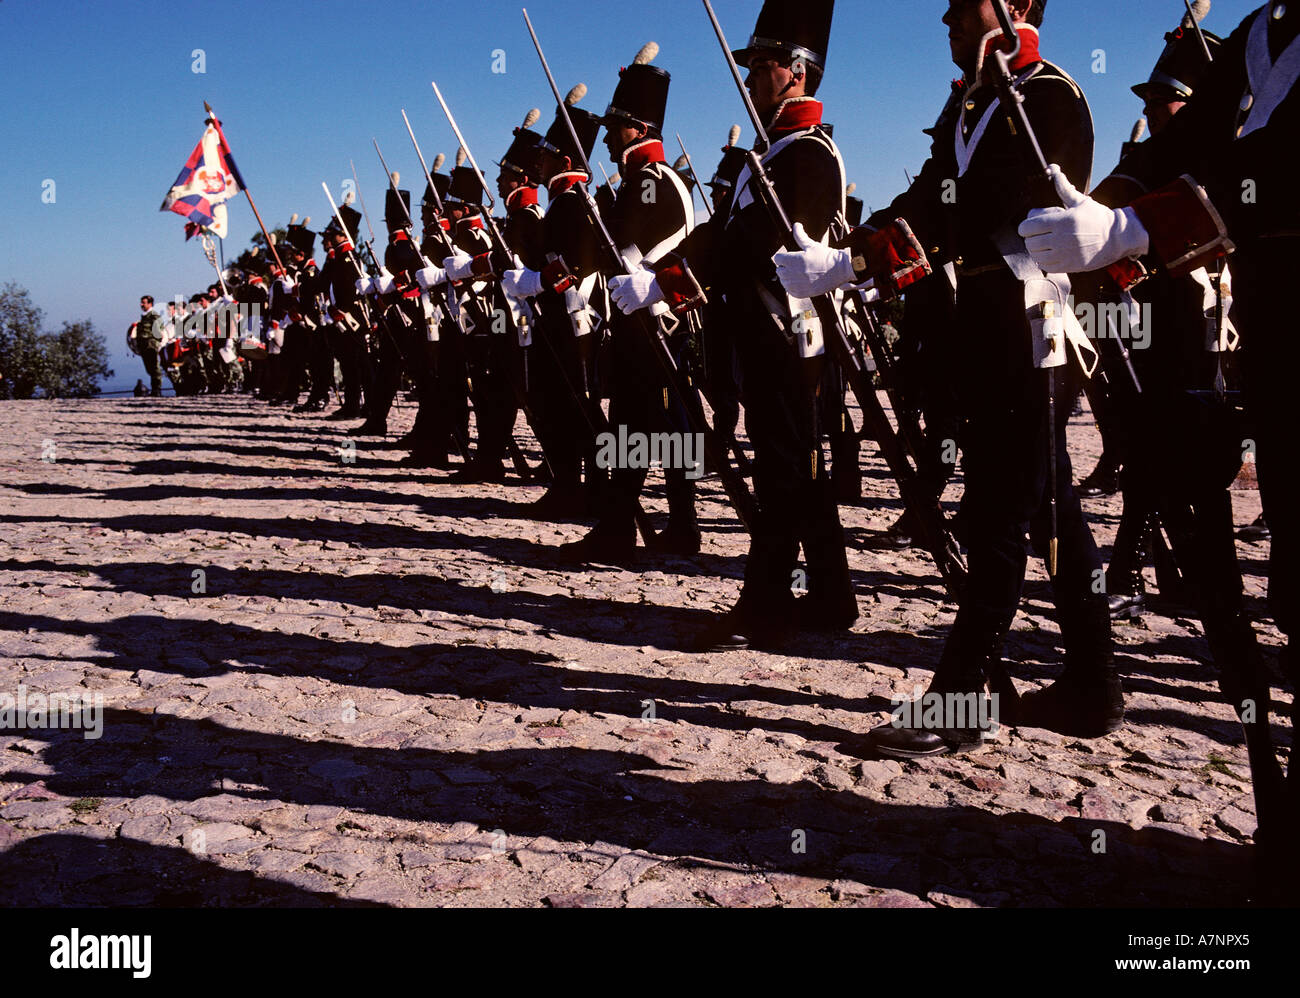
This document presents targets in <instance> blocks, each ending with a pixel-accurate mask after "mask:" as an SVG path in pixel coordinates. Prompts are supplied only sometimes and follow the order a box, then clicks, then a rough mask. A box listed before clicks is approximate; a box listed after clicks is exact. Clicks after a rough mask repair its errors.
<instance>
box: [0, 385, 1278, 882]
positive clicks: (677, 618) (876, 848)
mask: <svg viewBox="0 0 1300 998" xmlns="http://www.w3.org/2000/svg"><path fill="white" fill-rule="evenodd" d="M412 416H413V410H412V409H411V408H410V407H404V408H403V409H402V410H401V411H400V412H399V414H398V417H397V418H396V419H395V420H394V425H395V426H396V428H397V429H398V430H401V429H405V428H406V426H408V425H409V422H410V419H411V417H412ZM344 425H346V424H344ZM522 426H523V424H522V420H521V422H520V427H521V428H522ZM0 431H2V432H0V497H2V498H3V504H2V506H0V521H2V522H3V533H2V534H0V536H2V537H3V551H2V552H0V559H2V560H0V595H2V596H3V604H2V605H0V698H2V697H3V696H5V695H8V696H10V697H13V698H14V699H15V703H17V701H18V698H19V697H20V696H22V697H26V698H27V709H28V712H29V713H28V714H27V715H26V721H28V722H31V723H30V724H28V726H26V727H23V728H16V727H10V728H8V729H5V730H0V903H4V904H9V905H15V904H16V905H34V904H51V905H54V904H63V905H86V904H91V905H99V904H113V905H159V904H182V905H241V906H256V905H283V904H289V905H321V904H325V905H338V904H344V905H354V904H365V905H373V904H379V905H400V906H414V905H448V906H469V905H531V906H536V905H550V906H557V907H568V906H607V905H673V904H679V905H725V906H771V905H793V906H827V907H831V906H833V907H841V906H884V907H924V906H932V905H940V906H957V907H966V906H996V905H1102V904H1106V905H1111V904H1118V905H1134V906H1145V905H1163V904H1171V905H1183V904H1202V903H1212V904H1234V903H1239V902H1240V901H1241V900H1242V897H1243V891H1244V890H1245V885H1246V883H1247V882H1248V880H1249V877H1248V873H1249V868H1250V862H1251V849H1250V843H1251V835H1252V832H1253V830H1254V827H1255V818H1254V803H1253V800H1252V797H1251V793H1250V785H1249V776H1248V773H1249V770H1248V767H1247V764H1246V754H1245V750H1244V745H1243V741H1242V737H1241V731H1240V727H1239V725H1238V724H1237V723H1236V721H1235V718H1234V716H1233V714H1232V712H1231V710H1230V709H1229V708H1228V707H1227V706H1226V705H1224V704H1223V703H1221V702H1220V698H1219V696H1218V693H1217V687H1216V685H1215V682H1214V671H1213V669H1212V667H1211V666H1209V665H1208V664H1207V659H1208V654H1209V653H1208V649H1207V647H1206V644H1205V642H1204V640H1203V638H1202V637H1201V636H1200V627H1199V625H1198V624H1197V623H1195V622H1194V621H1192V620H1190V619H1188V617H1187V616H1186V614H1187V611H1186V610H1178V609H1169V610H1168V611H1167V613H1168V616H1165V615H1159V614H1149V615H1148V616H1147V617H1146V618H1145V619H1144V620H1143V621H1142V622H1140V623H1137V624H1131V625H1121V626H1119V627H1118V628H1117V645H1118V655H1119V660H1120V664H1121V668H1122V670H1123V672H1124V673H1125V674H1126V677H1127V679H1126V684H1127V689H1128V691H1129V694H1130V696H1129V715H1128V718H1129V719H1128V722H1127V723H1126V725H1125V726H1124V727H1123V728H1122V729H1121V730H1120V731H1119V732H1117V733H1115V734H1114V735H1112V736H1109V737H1106V738H1101V739H1097V740H1095V741H1088V742H1083V741H1077V740H1073V739H1068V738H1064V737H1062V736H1059V735H1056V734H1053V733H1051V732H1046V731H1040V730H1031V729H1024V728H1021V729H1009V728H1004V729H1003V731H1002V733H1001V735H1000V737H999V738H998V740H997V741H996V742H994V743H992V744H991V745H989V746H987V747H986V748H984V749H983V750H982V751H980V752H978V753H975V754H971V755H964V756H958V757H953V758H942V759H937V760H929V761H924V762H918V763H911V764H907V765H900V764H898V763H895V762H886V761H879V760H872V759H869V758H864V756H863V754H862V753H861V752H860V751H859V750H858V749H857V747H856V745H857V743H856V742H855V736H858V735H861V734H862V733H864V732H866V731H868V730H869V729H870V728H871V727H872V726H873V725H875V724H877V723H880V721H882V720H884V719H887V715H888V711H889V709H890V706H891V698H895V697H901V698H904V699H906V698H910V696H911V695H912V691H913V689H914V687H915V686H916V685H917V684H924V683H925V682H926V681H927V679H928V678H929V674H930V670H931V669H933V667H934V665H935V663H936V662H937V660H938V657H939V653H940V650H941V647H942V642H943V637H944V635H945V634H946V632H947V629H948V627H949V626H950V625H951V623H952V619H953V615H954V612H955V607H954V606H953V605H952V604H951V603H949V602H947V601H946V600H945V598H944V594H943V591H942V588H941V587H940V586H939V584H938V580H937V577H936V575H935V573H934V572H933V571H932V569H931V567H930V565H929V563H928V561H927V560H925V559H924V558H922V557H921V556H918V555H917V554H915V553H912V552H904V553H893V552H891V553H881V552H878V551H873V550H869V549H866V548H864V546H863V545H864V544H867V543H869V541H870V539H871V538H872V537H873V536H875V535H876V534H877V533H878V532H880V531H882V530H884V529H885V528H886V527H887V526H888V525H889V524H890V523H891V522H892V520H893V519H894V518H895V517H896V516H897V514H898V512H899V503H898V501H897V500H896V498H895V497H894V493H893V489H892V487H891V484H890V483H889V482H888V480H887V479H886V478H885V476H884V469H883V464H882V463H881V462H880V461H879V460H878V459H877V458H876V457H875V456H874V448H872V447H871V446H870V445H866V446H864V463H865V466H866V468H867V471H868V480H867V483H866V486H865V488H866V491H867V493H868V495H869V498H868V499H867V500H866V501H864V504H863V505H862V506H860V507H854V508H846V509H845V510H844V512H843V516H844V519H845V524H846V527H847V529H848V531H849V534H850V537H851V540H852V545H853V550H852V551H851V553H850V565H851V567H852V569H853V571H854V577H855V581H856V584H857V587H858V593H859V603H860V607H861V610H862V618H861V620H860V621H859V622H858V624H857V625H856V627H855V628H854V632H853V634H852V635H850V636H848V637H847V638H842V639H833V640H832V639H812V638H810V639H807V640H801V642H800V643H799V644H798V645H797V647H792V648H791V649H790V650H789V651H788V652H787V653H785V654H764V653H757V652H736V653H730V654H725V655H701V654H695V653H692V652H691V651H690V650H689V643H688V639H689V637H690V635H691V634H692V633H693V632H694V631H695V630H696V629H697V628H698V627H699V626H700V625H702V624H704V623H705V622H706V620H707V619H708V617H709V615H710V614H712V613H713V612H715V611H718V610H723V609H725V608H726V607H728V606H729V605H730V604H731V602H732V601H733V600H734V598H735V595H736V593H737V592H738V588H739V578H740V575H741V572H742V570H743V561H744V557H743V556H744V552H745V547H746V543H745V542H746V536H745V534H744V533H743V531H742V530H741V529H740V528H739V527H738V525H737V524H736V523H735V522H733V520H732V518H731V516H730V515H729V511H728V509H727V507H726V506H725V505H724V504H723V503H722V501H721V493H720V490H719V488H718V485H717V482H716V480H713V479H710V480H707V481H706V482H705V483H703V488H702V495H703V501H702V503H701V513H702V516H701V518H702V521H703V524H704V526H705V530H706V537H705V548H704V551H703V553H702V554H701V555H700V556H699V557H698V558H694V559H690V560H682V559H674V558H656V557H649V556H647V557H645V558H644V560H643V561H641V562H640V563H639V564H635V565H632V566H630V567H629V568H613V567H609V568H606V567H594V568H589V569H583V570H579V571H573V570H569V569H566V568H564V567H563V566H561V565H560V564H559V563H558V562H557V561H556V559H555V557H554V554H553V548H554V546H555V545H557V544H559V543H561V542H563V541H566V540H571V539H575V538H576V537H578V536H580V534H581V532H582V531H583V529H584V527H583V525H582V524H538V523H535V522H532V521H530V520H528V519H526V515H525V512H524V509H523V504H525V503H526V502H528V501H530V500H531V499H534V498H536V497H537V496H538V495H539V494H540V489H539V488H538V487H536V486H520V485H514V484H505V485H485V486H469V487H465V486H459V487H457V486H451V485H448V484H445V478H446V476H445V474H439V473H430V474H427V475H418V474H412V473H410V472H409V471H406V470H404V469H401V468H399V467H398V466H397V465H396V461H397V459H398V458H399V457H400V456H401V455H402V453H403V452H401V451H395V450H391V449H383V448H375V447H372V446H371V444H370V443H368V442H362V443H361V444H360V445H359V449H358V451H357V453H356V460H355V463H351V464H349V463H345V462H344V461H343V459H342V452H341V450H340V446H341V444H342V443H343V441H344V440H345V438H344V436H343V433H342V430H341V429H340V424H338V423H327V422H323V421H322V420H321V419H320V418H319V417H312V416H293V415H291V414H289V413H287V412H286V411H285V410H284V409H283V408H280V409H272V408H267V407H266V406H263V405H260V404H258V403H255V402H253V401H251V400H248V399H246V398H210V399H209V398H201V399H164V400H139V401H137V400H129V401H94V402H18V403H14V402H8V403H3V404H2V405H0ZM1097 447H1098V438H1097V435H1096V432H1095V430H1094V429H1093V427H1092V426H1091V422H1090V420H1087V419H1077V420H1075V423H1074V425H1073V426H1072V428H1071V451H1072V453H1073V455H1074V456H1075V462H1076V467H1077V469H1078V470H1080V471H1086V470H1088V468H1090V467H1091V465H1092V462H1093V460H1094V459H1095V456H1096V450H1097ZM535 453H536V452H535V451H533V454H534V456H535ZM652 483H653V484H655V485H656V486H659V485H661V484H662V480H661V479H659V478H658V477H657V476H652ZM955 494H956V490H955V488H954V490H952V491H950V493H949V496H948V498H950V499H951V498H953V497H954V495H955ZM1234 503H1235V505H1236V510H1235V515H1236V520H1237V522H1238V523H1239V524H1242V523H1246V522H1249V521H1250V520H1251V519H1253V518H1254V516H1255V515H1256V514H1257V513H1258V511H1259V506H1258V495H1257V494H1256V493H1253V492H1238V493H1234ZM650 505H651V507H652V508H653V511H655V515H656V516H657V517H658V518H660V520H661V522H662V514H663V511H664V509H665V504H664V501H663V498H662V494H661V492H660V491H656V492H655V493H654V494H653V496H652V497H651V500H650ZM1087 506H1088V512H1089V514H1090V516H1091V518H1092V522H1093V524H1094V527H1095V530H1096V533H1097V536H1098V540H1099V542H1101V543H1103V544H1104V545H1106V546H1107V549H1108V547H1109V544H1110V543H1111V541H1112V540H1113V537H1114V531H1115V527H1116V524H1117V519H1118V513H1119V505H1118V500H1106V501H1099V502H1090V503H1088V504H1087ZM1107 554H1108V550H1107ZM1239 555H1240V557H1241V559H1242V564H1243V567H1244V569H1245V570H1246V571H1247V572H1248V573H1249V574H1248V577H1247V588H1248V597H1249V599H1250V602H1251V607H1252V612H1253V613H1254V614H1255V616H1256V617H1257V618H1259V617H1260V616H1262V615H1263V614H1264V613H1265V607H1264V603H1263V594H1264V579H1263V573H1264V571H1265V565H1266V557H1267V546H1266V545H1245V544H1241V545H1239ZM1044 584H1045V576H1044V574H1043V573H1042V569H1041V566H1039V565H1034V566H1032V567H1031V576H1030V583H1029V588H1028V592H1027V596H1026V600H1025V603H1024V605H1023V606H1022V610H1021V613H1020V615H1019V616H1018V618H1017V621H1016V625H1015V628H1014V630H1013V632H1012V635H1011V637H1010V639H1009V642H1008V661H1009V664H1010V668H1011V671H1012V673H1013V675H1014V676H1015V677H1016V679H1017V681H1018V685H1019V686H1020V688H1021V689H1022V690H1024V689H1027V688H1032V687H1034V686H1037V685H1041V684H1044V683H1046V682H1048V681H1050V680H1051V678H1053V677H1054V676H1055V675H1056V674H1057V673H1058V672H1059V668H1060V653H1059V650H1058V649H1057V648H1056V644H1055V642H1056V640H1057V637H1058V632H1057V628H1056V625H1055V623H1054V622H1053V620H1052V619H1051V615H1050V608H1049V605H1048V603H1047V602H1046V601H1045V593H1044V589H1043V586H1044ZM1259 630H1260V632H1261V635H1262V638H1263V640H1264V642H1265V643H1266V644H1267V645H1269V646H1276V645H1277V644H1278V643H1279V638H1278V635H1277V633H1276V631H1275V630H1273V629H1272V627H1271V625H1261V626H1260V628H1259ZM1268 651H1269V652H1270V657H1271V652H1272V648H1271V647H1270V648H1269V649H1268ZM42 696H54V697H56V698H57V697H59V696H64V697H80V698H87V700H93V698H96V697H99V698H102V703H103V715H102V737H99V738H86V737H85V735H86V734H87V732H85V731H82V730H67V729H64V730H58V729H52V728H49V727H37V726H35V725H36V724H38V723H39V722H40V715H39V714H36V713H34V711H35V710H36V705H39V703H40V698H41V697H42ZM1287 699H1289V696H1288V697H1287ZM2 704H3V699H0V705H2ZM10 716H11V717H12V716H13V715H12V714H11V715H10ZM1275 726H1276V729H1277V731H1278V734H1279V737H1280V738H1282V739H1283V741H1284V742H1286V743H1287V744H1289V742H1290V730H1289V726H1288V725H1287V724H1286V722H1285V721H1284V720H1283V719H1282V718H1279V717H1277V716H1276V715H1275ZM90 733H91V734H93V732H90Z"/></svg>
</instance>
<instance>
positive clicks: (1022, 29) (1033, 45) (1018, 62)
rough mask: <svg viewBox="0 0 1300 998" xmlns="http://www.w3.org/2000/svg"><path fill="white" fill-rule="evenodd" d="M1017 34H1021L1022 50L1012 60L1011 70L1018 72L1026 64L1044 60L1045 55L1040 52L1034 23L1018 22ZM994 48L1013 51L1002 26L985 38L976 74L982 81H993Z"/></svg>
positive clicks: (1030, 64)
mask: <svg viewBox="0 0 1300 998" xmlns="http://www.w3.org/2000/svg"><path fill="white" fill-rule="evenodd" d="M1016 34H1018V35H1019V36H1020V52H1019V54H1018V55H1017V56H1016V57H1015V59H1013V60H1012V62H1011V72H1013V73H1018V72H1020V71H1021V70H1022V69H1024V68H1025V67H1026V66H1032V65H1033V64H1034V63H1036V62H1042V61H1043V57H1042V56H1041V55H1039V54H1038V29H1037V28H1035V27H1034V26H1033V25H1032V24H1017V25H1016ZM994 49H1000V50H1002V51H1003V52H1010V51H1011V43H1010V42H1008V41H1007V40H1006V37H1005V36H1004V35H1003V34H1002V29H1001V28H999V29H998V30H997V31H991V32H989V34H988V35H986V36H985V38H984V47H983V48H982V49H981V50H980V52H981V54H980V63H979V67H978V70H977V74H976V75H977V77H978V79H979V81H980V82H981V83H991V82H993V76H992V74H993V63H992V62H991V61H990V59H989V57H990V56H991V55H992V54H993V50H994Z"/></svg>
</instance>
